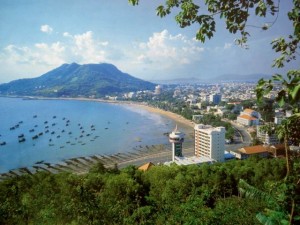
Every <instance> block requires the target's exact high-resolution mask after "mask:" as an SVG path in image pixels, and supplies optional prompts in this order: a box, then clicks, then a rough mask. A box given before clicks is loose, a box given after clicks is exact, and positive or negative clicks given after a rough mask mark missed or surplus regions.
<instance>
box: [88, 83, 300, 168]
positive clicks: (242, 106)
mask: <svg viewBox="0 0 300 225" xmlns="http://www.w3.org/2000/svg"><path fill="white" fill-rule="evenodd" d="M256 85H257V83H254V82H245V83H239V82H228V83H222V84H185V85H176V84H172V85H170V84H169V85H157V86H156V87H155V90H154V91H149V90H147V91H137V92H128V93H125V94H122V95H118V96H108V95H107V96H106V97H105V99H107V100H119V101H134V102H142V103H144V104H148V105H150V106H154V107H157V108H160V109H163V110H166V111H170V112H174V113H177V114H179V115H181V116H183V117H184V118H186V119H188V120H190V121H191V122H192V123H194V124H195V128H194V140H195V143H194V155H193V156H190V157H184V155H183V153H182V151H183V149H182V148H183V147H182V146H183V145H182V143H183V142H184V138H183V136H184V134H183V133H181V132H180V131H178V130H177V128H176V129H175V130H174V131H173V132H172V133H170V142H171V144H172V162H175V163H177V164H179V165H188V164H200V163H204V162H223V161H226V160H230V159H235V158H236V159H246V158H248V157H250V156H259V157H284V154H285V153H284V152H285V151H284V150H285V147H284V144H283V140H279V139H278V138H277V135H276V134H275V127H276V126H277V125H280V124H281V121H282V120H283V119H285V118H286V117H289V116H290V115H291V111H290V110H288V109H283V108H280V107H279V106H278V104H276V102H275V99H274V98H275V96H276V94H277V90H278V88H279V87H278V88H276V87H275V88H274V90H273V91H271V92H270V93H269V95H267V96H265V98H264V100H263V101H262V102H257V98H256V93H255V87H256ZM90 98H93V96H90ZM216 122H217V123H216ZM218 122H219V123H218ZM224 124H225V125H226V132H225V128H224V126H223V125H224ZM214 125H220V126H214ZM229 130H231V131H232V130H234V132H230V133H228V131H229ZM236 136H240V138H241V140H242V141H241V142H240V143H239V145H234V144H237V143H236V141H235V140H236V139H237V138H238V137H236ZM290 144H291V146H290V149H291V151H293V152H294V153H299V150H300V148H299V146H293V143H290ZM231 146H232V148H231ZM233 146H235V147H233ZM236 146H238V148H236ZM169 163H170V162H167V163H166V164H169Z"/></svg>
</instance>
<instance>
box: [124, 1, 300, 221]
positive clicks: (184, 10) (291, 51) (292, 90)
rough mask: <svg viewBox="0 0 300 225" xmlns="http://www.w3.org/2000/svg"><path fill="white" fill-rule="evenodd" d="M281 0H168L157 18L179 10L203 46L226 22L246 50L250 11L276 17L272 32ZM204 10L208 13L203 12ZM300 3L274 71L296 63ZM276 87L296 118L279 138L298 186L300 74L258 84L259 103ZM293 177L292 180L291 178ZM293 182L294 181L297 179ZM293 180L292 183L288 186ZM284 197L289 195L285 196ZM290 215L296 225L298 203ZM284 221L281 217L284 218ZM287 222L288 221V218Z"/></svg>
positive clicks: (277, 44) (179, 18)
mask: <svg viewBox="0 0 300 225" xmlns="http://www.w3.org/2000/svg"><path fill="white" fill-rule="evenodd" d="M129 2H130V3H131V4H133V5H137V4H138V3H139V0H129ZM279 2H280V0H277V1H276V0H265V1H263V0H231V1H228V0H218V1H216V0H206V1H203V2H202V1H201V2H200V3H199V2H197V4H195V3H194V1H193V0H165V4H163V5H160V6H158V7H157V15H158V16H160V17H165V16H167V15H169V14H170V13H171V11H172V9H174V8H176V9H179V10H178V11H179V12H178V14H177V15H176V17H175V19H176V22H177V23H178V24H179V26H180V27H182V28H184V27H187V26H190V25H192V24H198V26H199V29H198V31H197V33H196V39H197V40H200V41H201V42H205V41H206V39H207V38H208V39H210V38H212V37H213V35H214V33H215V32H216V30H215V27H216V17H220V18H221V19H223V20H225V22H226V29H227V30H228V31H229V32H230V33H233V34H235V33H239V35H240V38H239V39H237V40H236V44H238V45H240V46H242V47H245V48H247V47H248V46H247V37H248V36H249V35H250V34H249V32H248V30H247V29H248V25H249V24H248V19H249V17H250V16H251V14H250V12H251V10H253V9H254V10H255V15H256V16H258V17H266V15H267V14H270V15H273V16H275V19H274V21H273V22H271V23H267V24H265V25H263V26H261V29H262V30H267V29H269V28H270V27H271V26H272V25H273V24H274V23H275V22H276V19H277V14H278V12H279ZM203 6H206V7H205V10H206V11H203V12H201V11H200V10H201V9H202V8H203ZM299 14H300V1H299V0H293V8H292V9H291V10H290V11H289V13H288V15H287V16H288V19H289V20H290V21H291V23H292V24H293V28H294V30H293V33H292V34H290V35H289V36H288V38H284V37H280V38H277V39H275V40H273V41H272V42H271V44H272V45H273V49H274V50H275V52H278V53H280V54H281V55H280V56H279V58H277V59H275V61H274V65H273V66H275V67H278V68H281V67H284V65H285V63H289V62H290V61H292V60H295V59H296V56H297V54H298V53H297V50H299V48H300V44H299V41H300V15H299ZM275 83H279V84H280V86H281V88H280V89H279V91H278V94H277V97H276V101H277V102H278V104H279V105H280V106H283V105H284V104H289V105H291V106H292V107H293V113H294V114H293V115H292V116H291V117H290V118H287V119H286V122H284V123H283V124H282V126H281V127H280V128H279V131H280V135H281V136H283V137H284V142H285V149H286V166H287V174H286V179H285V180H286V182H287V183H286V185H294V186H295V185H296V184H297V185H296V186H299V184H300V179H299V177H297V176H293V175H294V174H291V173H293V171H294V168H293V165H292V164H291V162H290V151H289V146H288V140H289V137H290V136H291V135H292V134H297V133H299V127H296V128H295V127H293V126H291V124H292V121H296V122H298V121H299V120H300V112H299V111H300V110H299V108H300V107H299V102H300V70H299V69H298V70H290V71H289V72H288V73H287V80H286V79H284V77H283V76H282V75H279V74H276V75H274V76H273V77H272V79H270V80H263V79H261V80H260V81H259V82H258V85H257V88H256V93H257V98H258V99H259V100H261V99H262V97H263V96H264V95H265V94H268V93H270V91H271V90H273V89H274V85H275ZM290 175H292V176H290ZM295 177H296V179H294V180H293V178H295ZM291 180H292V183H288V182H290V181H291ZM291 192H295V188H294V189H293V188H292V189H291ZM285 194H288V192H286V193H285ZM290 202H291V203H292V204H291V211H290V213H289V218H288V223H289V224H292V223H293V222H294V216H295V215H294V210H295V207H296V206H295V205H296V204H297V203H296V202H295V199H291V201H290ZM281 218H282V217H281ZM284 219H287V218H286V217H285V218H284ZM260 221H261V222H263V223H267V222H268V221H266V220H264V219H263V220H260Z"/></svg>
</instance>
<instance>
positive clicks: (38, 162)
mask: <svg viewBox="0 0 300 225" xmlns="http://www.w3.org/2000/svg"><path fill="white" fill-rule="evenodd" d="M44 162H45V161H44V160H41V161H37V162H36V163H35V164H42V163H44Z"/></svg>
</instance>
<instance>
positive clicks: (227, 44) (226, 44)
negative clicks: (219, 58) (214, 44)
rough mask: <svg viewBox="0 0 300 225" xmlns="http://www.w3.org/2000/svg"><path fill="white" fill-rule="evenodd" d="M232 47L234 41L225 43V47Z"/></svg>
mask: <svg viewBox="0 0 300 225" xmlns="http://www.w3.org/2000/svg"><path fill="white" fill-rule="evenodd" d="M231 47H232V43H225V45H224V49H225V50H226V49H230V48H231Z"/></svg>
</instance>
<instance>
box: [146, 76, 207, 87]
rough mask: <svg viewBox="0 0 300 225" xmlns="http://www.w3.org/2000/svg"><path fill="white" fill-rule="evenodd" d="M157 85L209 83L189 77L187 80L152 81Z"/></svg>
mask: <svg viewBox="0 0 300 225" xmlns="http://www.w3.org/2000/svg"><path fill="white" fill-rule="evenodd" d="M151 82H154V83H156V84H183V85H186V84H203V83H207V81H203V80H202V79H198V78H195V77H187V78H176V79H170V80H152V81H151Z"/></svg>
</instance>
